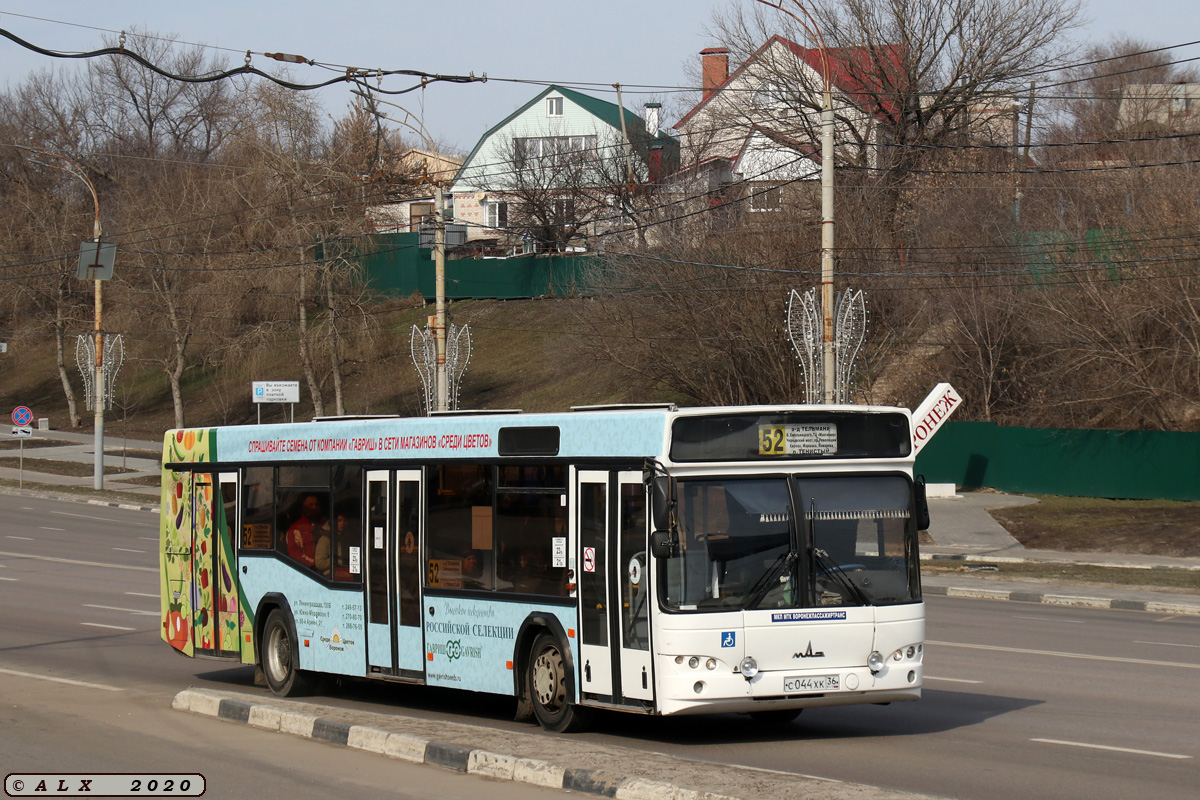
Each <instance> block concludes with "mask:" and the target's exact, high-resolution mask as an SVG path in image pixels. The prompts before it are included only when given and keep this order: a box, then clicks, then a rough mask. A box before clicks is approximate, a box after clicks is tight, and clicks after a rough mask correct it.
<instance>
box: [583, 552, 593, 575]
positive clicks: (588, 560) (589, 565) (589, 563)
mask: <svg viewBox="0 0 1200 800" xmlns="http://www.w3.org/2000/svg"><path fill="white" fill-rule="evenodd" d="M583 571H584V572H595V571H596V548H594V547H585V548H583Z"/></svg>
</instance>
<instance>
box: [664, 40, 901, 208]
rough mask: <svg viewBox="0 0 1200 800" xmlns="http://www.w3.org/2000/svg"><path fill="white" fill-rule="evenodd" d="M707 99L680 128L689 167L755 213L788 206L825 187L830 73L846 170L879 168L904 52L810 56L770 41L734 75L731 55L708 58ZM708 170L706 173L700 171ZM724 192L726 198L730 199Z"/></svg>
mask: <svg viewBox="0 0 1200 800" xmlns="http://www.w3.org/2000/svg"><path fill="white" fill-rule="evenodd" d="M700 56H701V63H702V73H703V78H702V80H703V85H702V95H701V98H700V102H698V103H697V104H696V105H695V106H694V107H693V108H692V109H691V110H689V111H688V112H687V113H686V114H685V115H684V116H683V118H682V119H680V120H679V122H678V123H676V125H675V131H676V132H677V134H678V136H679V140H680V147H681V163H682V168H683V170H685V171H688V170H691V174H700V173H702V174H703V175H704V177H705V181H706V182H707V183H710V184H711V183H713V182H714V181H715V180H716V178H715V177H714V176H718V177H720V178H723V179H724V181H725V183H726V185H727V186H731V187H734V189H735V191H734V192H733V193H732V194H734V195H737V196H739V197H741V198H742V199H746V200H748V201H749V202H748V206H747V208H748V210H751V211H766V210H770V209H772V208H775V207H778V206H779V205H780V204H782V203H783V201H784V198H785V196H786V195H787V193H788V191H787V190H788V189H789V188H794V189H803V187H804V186H805V185H806V184H812V183H813V182H819V180H820V158H821V157H820V130H821V107H822V90H823V87H824V82H825V77H826V75H828V77H829V83H830V90H831V93H832V99H833V106H834V114H835V128H834V135H835V153H836V157H837V160H838V162H839V163H845V164H854V165H858V166H863V167H873V166H876V165H877V164H878V163H879V151H880V147H881V145H883V144H884V143H886V142H887V141H888V129H889V120H892V119H895V118H896V115H897V114H898V113H899V110H900V109H899V108H898V102H897V100H896V98H899V97H900V96H902V92H901V91H900V87H901V86H902V85H903V80H902V69H901V59H900V52H899V50H898V48H896V47H893V46H891V45H887V46H883V47H877V48H866V47H850V48H830V49H828V50H822V49H820V48H808V47H804V46H802V45H799V44H797V43H795V42H793V41H790V40H788V39H785V38H783V37H782V36H772V37H771V38H770V39H769V40H768V41H767V42H766V43H765V44H763V45H762V46H761V47H759V48H758V50H756V51H755V52H754V53H752V54H750V55H749V57H747V58H746V59H745V60H744V61H743V62H742V63H741V64H738V65H737V66H736V68H735V69H733V70H732V71H731V70H730V63H729V58H730V52H729V50H728V49H726V48H724V47H711V48H708V49H706V50H702V51H701V53H700ZM701 165H704V166H703V168H701ZM730 194H731V193H730V192H729V191H726V199H727V200H728V199H731V198H730Z"/></svg>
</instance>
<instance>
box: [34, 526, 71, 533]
mask: <svg viewBox="0 0 1200 800" xmlns="http://www.w3.org/2000/svg"><path fill="white" fill-rule="evenodd" d="M38 527H39V528H40V529H41V530H43V531H58V532H59V533H65V532H66V530H67V529H66V528H47V527H46V526H45V525H40V526H38Z"/></svg>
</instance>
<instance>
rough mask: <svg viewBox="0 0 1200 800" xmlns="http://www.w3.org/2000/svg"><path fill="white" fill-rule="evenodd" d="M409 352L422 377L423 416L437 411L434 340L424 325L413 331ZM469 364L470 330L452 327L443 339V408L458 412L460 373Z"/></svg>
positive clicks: (414, 326) (429, 328) (432, 333)
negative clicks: (444, 402)
mask: <svg viewBox="0 0 1200 800" xmlns="http://www.w3.org/2000/svg"><path fill="white" fill-rule="evenodd" d="M409 350H410V351H411V353H412V360H413V366H414V367H416V368H417V374H418V375H420V376H421V390H422V391H421V400H422V404H423V406H424V408H423V410H424V412H425V415H426V416H429V415H430V414H432V413H433V412H434V411H435V410H436V409H437V336H436V334H435V332H434V330H433V329H432V328H431V327H430V326H429V325H426V326H425V327H424V328H418V327H417V326H416V325H413V327H412V335H411V336H410V337H409ZM470 362H471V326H470V325H463V326H462V327H459V326H458V325H454V324H451V325H450V330H449V331H448V335H447V336H446V383H447V385H446V406H447V409H448V410H450V411H457V410H458V393H459V389H460V388H462V378H463V373H465V372H466V371H467V365H468V364H469V363H470Z"/></svg>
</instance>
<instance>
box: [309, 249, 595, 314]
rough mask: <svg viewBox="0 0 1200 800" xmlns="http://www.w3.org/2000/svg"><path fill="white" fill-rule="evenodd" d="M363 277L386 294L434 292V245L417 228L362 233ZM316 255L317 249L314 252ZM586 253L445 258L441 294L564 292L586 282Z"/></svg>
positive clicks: (481, 295)
mask: <svg viewBox="0 0 1200 800" xmlns="http://www.w3.org/2000/svg"><path fill="white" fill-rule="evenodd" d="M357 249H358V250H359V254H360V257H361V259H362V264H363V268H364V269H365V271H366V273H367V280H368V281H369V282H370V283H371V285H372V286H374V287H375V288H376V289H377V290H379V291H381V292H384V293H386V294H396V295H401V296H404V297H407V296H408V295H411V294H413V293H414V292H420V293H421V295H422V296H423V297H433V296H434V293H435V291H436V287H435V285H434V280H435V276H434V265H433V248H431V247H421V246H420V245H419V234H416V233H388V234H376V235H373V236H368V237H363V238H362V239H361V240H360V241H359V244H358V248H357ZM319 257H320V255H318V258H319ZM594 263H595V262H594V260H593V259H592V258H591V257H589V256H569V255H561V256H560V255H537V256H517V257H516V258H464V259H454V258H447V259H446V297H448V298H450V299H451V300H466V299H471V298H495V299H499V300H513V299H517V298H521V297H546V296H557V297H565V296H568V295H572V294H578V293H580V292H581V291H583V290H584V289H585V288H586V285H585V278H586V273H587V270H588V269H589V268H590V267H591V266H592V265H593V264H594Z"/></svg>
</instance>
